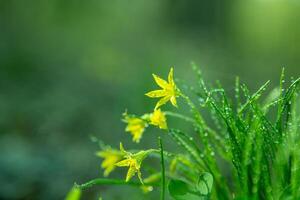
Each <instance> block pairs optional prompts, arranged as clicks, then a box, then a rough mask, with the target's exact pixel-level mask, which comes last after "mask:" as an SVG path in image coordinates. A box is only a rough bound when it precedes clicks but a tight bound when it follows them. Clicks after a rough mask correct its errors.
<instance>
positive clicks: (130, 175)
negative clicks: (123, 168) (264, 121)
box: [126, 166, 136, 182]
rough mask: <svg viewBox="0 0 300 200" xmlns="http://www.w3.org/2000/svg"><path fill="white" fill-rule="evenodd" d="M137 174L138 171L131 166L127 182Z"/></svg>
mask: <svg viewBox="0 0 300 200" xmlns="http://www.w3.org/2000/svg"><path fill="white" fill-rule="evenodd" d="M135 173H136V169H135V168H134V167H131V166H130V167H129V169H128V172H127V175H126V182H128V181H130V179H131V178H132V177H133V176H134V175H135Z"/></svg>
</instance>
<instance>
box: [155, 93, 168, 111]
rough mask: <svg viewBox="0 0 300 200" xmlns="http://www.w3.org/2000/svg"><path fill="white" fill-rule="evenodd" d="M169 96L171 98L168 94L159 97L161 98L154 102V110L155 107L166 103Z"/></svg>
mask: <svg viewBox="0 0 300 200" xmlns="http://www.w3.org/2000/svg"><path fill="white" fill-rule="evenodd" d="M170 98H171V97H170V96H165V97H163V98H161V99H160V100H159V101H158V102H157V104H156V106H155V108H154V110H156V109H157V108H159V107H160V106H162V105H164V104H165V103H167V102H168V101H169V100H170Z"/></svg>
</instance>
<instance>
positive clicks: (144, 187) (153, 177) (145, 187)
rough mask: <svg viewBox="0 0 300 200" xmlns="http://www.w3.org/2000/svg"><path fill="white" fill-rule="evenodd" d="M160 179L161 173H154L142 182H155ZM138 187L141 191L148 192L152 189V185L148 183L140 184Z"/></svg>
mask: <svg viewBox="0 0 300 200" xmlns="http://www.w3.org/2000/svg"><path fill="white" fill-rule="evenodd" d="M160 179H161V173H160V172H159V173H155V174H152V175H150V176H149V177H147V178H145V179H144V183H145V184H151V183H157V182H158V181H159V180H160ZM140 188H141V189H142V191H143V193H145V194H146V193H149V192H151V191H153V186H150V185H142V186H140Z"/></svg>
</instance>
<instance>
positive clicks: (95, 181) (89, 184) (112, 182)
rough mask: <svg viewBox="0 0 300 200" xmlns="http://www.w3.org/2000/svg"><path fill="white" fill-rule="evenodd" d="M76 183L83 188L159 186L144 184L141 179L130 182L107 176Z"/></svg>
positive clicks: (76, 185)
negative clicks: (97, 186)
mask: <svg viewBox="0 0 300 200" xmlns="http://www.w3.org/2000/svg"><path fill="white" fill-rule="evenodd" d="M74 185H75V187H78V188H80V189H81V190H85V189H88V188H90V187H93V186H95V185H130V186H136V187H139V186H143V185H145V186H158V185H157V184H155V183H151V184H147V183H144V184H142V183H141V182H139V181H128V182H126V181H125V180H119V179H105V178H97V179H93V180H90V181H88V182H86V183H83V184H80V185H78V184H77V183H75V184H74Z"/></svg>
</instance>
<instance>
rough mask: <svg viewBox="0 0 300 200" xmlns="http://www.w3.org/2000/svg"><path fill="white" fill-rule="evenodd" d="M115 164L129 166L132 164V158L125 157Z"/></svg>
mask: <svg viewBox="0 0 300 200" xmlns="http://www.w3.org/2000/svg"><path fill="white" fill-rule="evenodd" d="M115 165H116V166H118V167H127V166H129V165H130V160H129V159H125V160H122V161H120V162H117V163H116V164H115Z"/></svg>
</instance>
